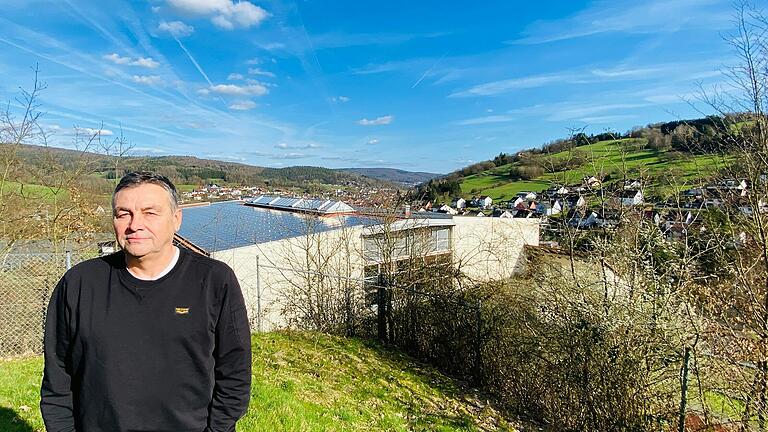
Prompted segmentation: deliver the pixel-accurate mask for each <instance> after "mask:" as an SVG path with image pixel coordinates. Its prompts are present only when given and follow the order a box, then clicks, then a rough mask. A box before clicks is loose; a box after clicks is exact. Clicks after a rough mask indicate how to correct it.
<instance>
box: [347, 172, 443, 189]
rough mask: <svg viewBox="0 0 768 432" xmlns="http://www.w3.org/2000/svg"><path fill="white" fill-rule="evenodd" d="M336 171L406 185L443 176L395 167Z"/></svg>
mask: <svg viewBox="0 0 768 432" xmlns="http://www.w3.org/2000/svg"><path fill="white" fill-rule="evenodd" d="M338 171H344V172H348V173H353V174H358V175H361V176H365V177H369V178H373V179H377V180H383V181H388V182H393V183H400V184H404V185H408V186H413V185H417V184H420V183H424V182H426V181H429V180H432V179H433V178H437V177H441V176H443V174H435V173H428V172H418V171H405V170H401V169H395V168H341V169H339V170H338Z"/></svg>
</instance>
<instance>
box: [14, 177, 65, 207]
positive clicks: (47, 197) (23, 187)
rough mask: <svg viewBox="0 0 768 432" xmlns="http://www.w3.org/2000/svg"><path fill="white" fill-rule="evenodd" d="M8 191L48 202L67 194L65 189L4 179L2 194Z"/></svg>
mask: <svg viewBox="0 0 768 432" xmlns="http://www.w3.org/2000/svg"><path fill="white" fill-rule="evenodd" d="M8 193H12V194H16V195H20V196H24V197H25V198H28V199H32V200H43V201H48V202H53V201H54V200H55V199H57V198H58V199H60V200H61V199H64V198H67V197H68V196H69V192H68V191H67V190H66V189H61V190H58V191H57V190H55V189H53V188H50V187H48V186H43V185H38V184H29V183H18V182H12V181H6V182H5V183H4V184H3V194H8Z"/></svg>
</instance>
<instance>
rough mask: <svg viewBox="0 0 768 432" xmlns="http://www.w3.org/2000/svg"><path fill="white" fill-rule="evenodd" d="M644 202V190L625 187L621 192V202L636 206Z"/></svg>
mask: <svg viewBox="0 0 768 432" xmlns="http://www.w3.org/2000/svg"><path fill="white" fill-rule="evenodd" d="M642 203H643V192H642V191H640V190H637V189H624V190H623V191H621V193H620V194H619V204H621V205H623V206H636V205H640V204H642Z"/></svg>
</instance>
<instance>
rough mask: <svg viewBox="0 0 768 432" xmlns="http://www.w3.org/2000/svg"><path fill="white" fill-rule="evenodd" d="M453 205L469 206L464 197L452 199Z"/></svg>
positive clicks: (457, 206) (459, 207) (459, 206)
mask: <svg viewBox="0 0 768 432" xmlns="http://www.w3.org/2000/svg"><path fill="white" fill-rule="evenodd" d="M451 207H453V208H455V209H459V210H460V209H463V208H466V207H467V200H465V199H464V198H454V199H453V201H451Z"/></svg>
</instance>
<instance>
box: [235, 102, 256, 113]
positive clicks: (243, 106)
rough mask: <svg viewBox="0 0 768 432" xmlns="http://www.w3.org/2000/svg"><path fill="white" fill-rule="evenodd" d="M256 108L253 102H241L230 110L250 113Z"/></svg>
mask: <svg viewBox="0 0 768 432" xmlns="http://www.w3.org/2000/svg"><path fill="white" fill-rule="evenodd" d="M254 108H256V102H253V101H249V100H247V101H241V102H235V103H233V104H231V105H230V106H229V109H231V110H237V111H248V110H252V109H254Z"/></svg>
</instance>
